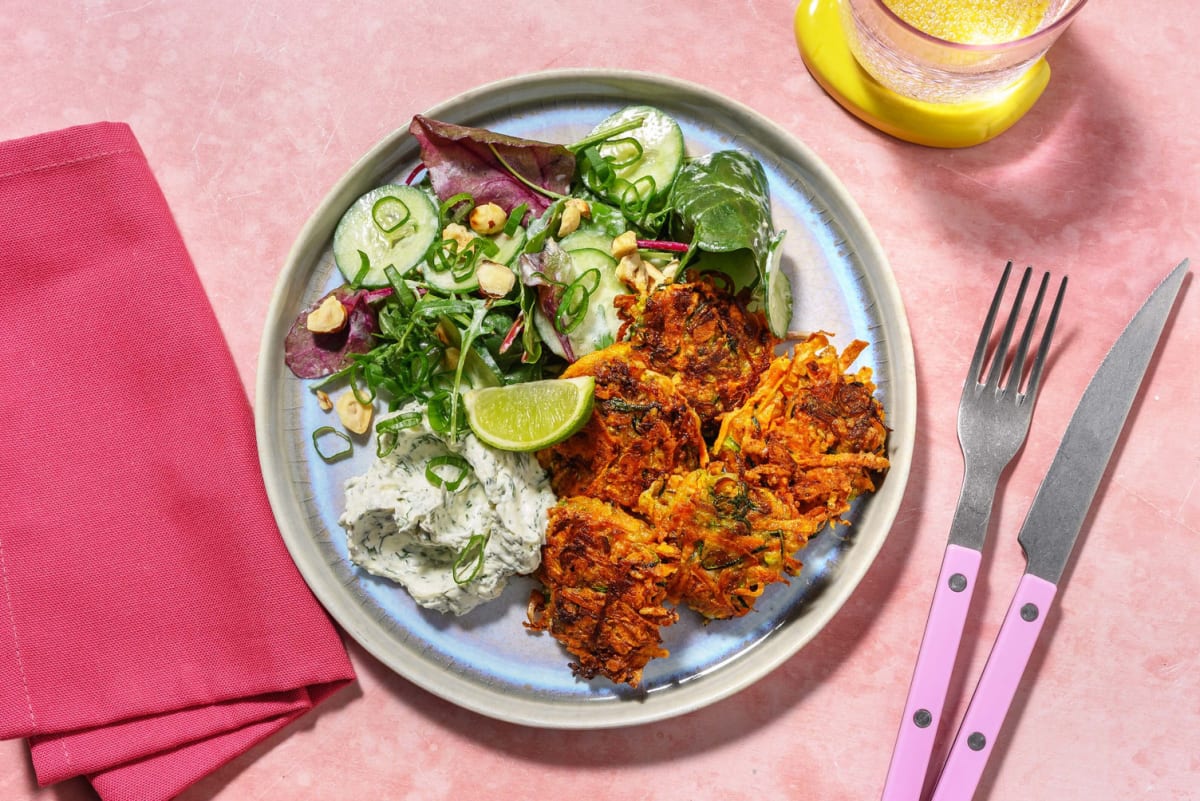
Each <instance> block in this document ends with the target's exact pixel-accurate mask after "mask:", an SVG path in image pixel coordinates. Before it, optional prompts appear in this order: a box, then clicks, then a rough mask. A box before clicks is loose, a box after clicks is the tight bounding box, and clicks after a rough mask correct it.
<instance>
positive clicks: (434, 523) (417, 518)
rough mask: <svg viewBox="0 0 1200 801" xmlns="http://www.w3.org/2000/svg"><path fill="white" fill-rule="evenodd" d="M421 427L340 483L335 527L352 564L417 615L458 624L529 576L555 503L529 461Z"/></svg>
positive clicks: (401, 436)
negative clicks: (420, 609)
mask: <svg viewBox="0 0 1200 801" xmlns="http://www.w3.org/2000/svg"><path fill="white" fill-rule="evenodd" d="M421 418H422V419H421V423H420V424H419V425H417V426H414V427H413V428H410V429H406V430H401V431H399V432H397V435H396V436H397V437H398V440H397V442H396V446H395V447H394V448H392V450H391V452H390V453H389V454H388V455H387V456H384V457H382V458H378V459H376V460H375V462H374V463H372V465H371V467H370V468H369V469H368V470H367V472H366V473H365V474H364V475H361V476H355V477H353V478H351V479H348V480H347V481H346V506H345V512H343V513H342V516H341V519H340V520H339V522H340V523H341V525H342V527H343V528H345V529H346V539H347V542H348V544H349V550H350V559H351V560H352V561H353V562H354V563H355V564H357V565H359V566H360V567H362V568H363V569H364V570H366V571H367V572H369V573H373V574H374V575H377V576H383V577H384V578H388V579H391V580H392V581H395V582H397V583H399V584H401V585H403V586H404V588H405V589H406V590H408V592H409V594H410V595H412V597H413V599H414V600H415V601H416V602H417V603H418V604H420V605H421V606H424V607H427V608H429V609H435V610H437V611H440V612H452V613H454V614H456V615H461V614H464V613H466V612H469V611H470V610H471V609H474V608H475V607H476V606H478V605H479V604H480V603H482V602H484V601H488V600H491V599H493V598H495V597H496V596H498V595H499V594H500V592H501V591H502V590H503V589H504V586H505V584H506V582H507V580H508V577H509V576H512V575H515V574H525V573H532V572H533V571H534V570H535V569H536V568H537V566H538V562H539V561H540V559H541V547H542V543H543V541H544V539H545V533H546V522H547V518H546V512H547V510H548V509H549V508H550V507H551V506H553V505H554V503H555V496H554V493H553V492H552V491H551V489H550V483H549V481H548V480H547V478H546V475H545V473H544V472H543V470H542V469H541V467H540V466H539V465H538V463H537V460H536V459H535V458H534V457H533V456H532V455H530V454H527V453H513V452H508V451H498V450H493V449H492V448H489V447H487V446H486V445H484V444H482V443H481V442H479V440H477V439H476V438H475V437H474V436H473V435H471V434H464V435H461V436H460V437H459V439H458V441H457V442H448V441H446V440H445V439H443V438H442V437H441V436H439V435H438V434H437V433H435V432H434V431H433V430H432V429H431V428H430V427H429V423H428V420H427V419H425V416H424V415H422V416H421Z"/></svg>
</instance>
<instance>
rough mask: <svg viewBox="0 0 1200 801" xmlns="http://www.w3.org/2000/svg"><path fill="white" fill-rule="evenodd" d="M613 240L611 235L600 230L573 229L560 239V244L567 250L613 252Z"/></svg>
mask: <svg viewBox="0 0 1200 801" xmlns="http://www.w3.org/2000/svg"><path fill="white" fill-rule="evenodd" d="M612 241H613V238H612V237H611V236H609V235H608V234H605V233H601V232H600V231H572V232H571V233H569V234H567V235H566V236H564V237H563V238H562V239H560V240H558V245H559V247H561V248H562V249H563V250H566V251H575V250H584V249H588V250H598V251H600V252H601V253H611V252H612Z"/></svg>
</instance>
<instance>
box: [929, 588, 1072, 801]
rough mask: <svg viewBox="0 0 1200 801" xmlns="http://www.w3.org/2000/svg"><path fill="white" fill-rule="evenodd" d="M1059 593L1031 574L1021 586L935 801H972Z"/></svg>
mask: <svg viewBox="0 0 1200 801" xmlns="http://www.w3.org/2000/svg"><path fill="white" fill-rule="evenodd" d="M1057 592H1058V587H1057V586H1056V585H1054V584H1052V583H1050V582H1049V581H1046V580H1045V579H1040V578H1038V577H1037V576H1034V575H1031V574H1029V573H1026V574H1025V575H1024V576H1023V577H1022V578H1021V583H1020V584H1018V585H1017V593H1016V595H1014V596H1013V600H1012V604H1011V605H1010V606H1009V607H1008V613H1007V614H1006V615H1005V616H1004V623H1002V624H1001V626H1000V633H999V634H998V635H996V643H995V645H993V646H992V653H991V654H990V655H989V656H988V660H987V664H986V665H984V668H983V675H982V676H980V677H979V684H978V685H976V687H975V695H974V696H972V697H971V703H970V705H969V706H968V707H967V714H966V715H964V716H963V721H962V726H961V727H960V728H959V730H958V735H957V736H956V737H955V738H954V745H952V746H951V747H950V755H949V757H947V759H946V766H945V768H943V769H942V775H941V777H940V778H939V779H938V784H937V788H936V789H935V790H934V793H933V799H932V801H969V799H970V798H971V796H973V795H975V788H976V787H978V786H979V778H980V777H981V776H982V775H983V768H984V766H985V765H986V764H987V759H988V756H989V755H990V754H991V752H992V748H993V747H994V746H995V744H996V738H997V737H998V736H999V734H1000V727H1001V725H1003V723H1004V716H1005V714H1007V713H1008V707H1009V706H1010V705H1011V704H1012V700H1013V697H1014V696H1015V695H1016V694H1017V685H1018V684H1020V682H1021V674H1022V673H1024V672H1025V666H1026V665H1027V664H1028V663H1029V657H1030V655H1031V654H1032V653H1033V647H1034V645H1035V644H1036V643H1037V638H1038V634H1039V633H1040V632H1041V630H1042V624H1043V623H1045V622H1046V612H1047V611H1049V609H1050V603H1051V602H1052V601H1053V600H1054V596H1055V594H1056V593H1057Z"/></svg>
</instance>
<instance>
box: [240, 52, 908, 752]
mask: <svg viewBox="0 0 1200 801" xmlns="http://www.w3.org/2000/svg"><path fill="white" fill-rule="evenodd" d="M571 82H585V83H597V84H611V85H612V88H614V89H617V90H620V91H628V92H629V93H630V94H634V93H636V92H639V91H641V92H644V91H645V90H647V89H653V90H656V91H667V92H679V93H682V94H685V95H691V96H692V97H693V98H695V99H698V100H701V101H703V102H707V103H710V104H712V105H714V106H717V107H722V108H724V109H726V110H727V111H728V112H730V113H733V114H736V115H738V116H739V117H741V118H745V119H746V120H747V121H748V122H749V123H750V124H751V125H752V126H753V127H755V128H756V129H757V131H759V132H761V133H765V134H767V135H769V136H770V138H771V139H773V140H775V141H777V142H779V143H781V144H783V145H785V146H786V147H787V148H788V149H790V150H792V151H793V153H795V154H797V155H799V156H800V157H801V163H802V166H803V167H804V168H805V169H806V170H808V171H810V172H811V173H812V174H813V175H814V177H815V178H816V179H817V181H818V182H819V183H820V184H821V186H822V189H823V194H822V196H823V199H825V200H826V201H827V202H829V203H831V204H833V203H834V201H836V205H837V206H838V207H839V211H840V212H841V214H842V218H843V222H844V223H846V224H847V227H853V228H854V233H855V234H856V235H857V236H856V237H855V242H856V244H859V245H863V244H865V245H866V246H867V248H868V249H869V251H870V253H869V254H861V253H860V254H859V258H860V260H861V261H862V262H863V264H864V265H866V264H868V263H870V264H872V265H875V266H877V268H878V269H877V270H876V269H872V270H868V271H864V273H863V277H864V278H867V279H872V280H871V287H870V288H871V292H872V296H873V297H875V298H878V299H880V301H881V305H884V306H886V307H887V310H888V314H887V315H886V316H885V318H884V322H885V328H886V330H887V335H886V343H887V346H888V362H889V364H890V365H892V366H893V367H894V368H895V373H894V379H895V380H894V382H893V383H892V384H890V385H889V406H890V408H889V409H888V410H887V414H888V422H889V426H890V427H891V428H892V430H893V431H898V432H907V433H908V434H909V436H908V438H907V439H906V440H904V441H899V442H892V441H891V438H889V454H888V455H889V459H890V460H891V467H890V468H889V471H888V475H887V477H886V479H885V481H884V482H883V484H882V486H881V488H880V490H879V491H877V492H876V493H875V495H874V496H873V498H872V507H871V509H872V512H871V514H872V516H873V522H874V524H876V525H879V526H881V527H882V528H883V531H884V533H883V535H882V536H880V537H878V538H876V540H875V541H873V542H869V543H856V545H855V547H856V548H864V549H866V553H865V554H864V556H865V557H866V558H865V559H861V560H859V561H857V562H855V563H854V568H855V569H853V570H851V571H850V572H847V573H842V574H839V577H838V580H837V581H835V582H833V583H832V584H831V585H830V587H829V589H828V590H827V591H826V592H827V594H831V596H830V597H829V599H828V600H827V601H826V602H825V603H823V604H822V606H821V608H820V610H819V611H818V614H819V617H818V618H816V622H815V624H811V625H809V626H808V627H807V633H806V634H805V635H804V636H798V637H792V638H784V637H781V636H779V634H780V631H782V630H783V629H784V628H786V626H787V625H789V624H784V626H783V627H781V628H780V629H776V630H775V631H773V632H772V633H771V634H770V635H768V636H767V637H765V638H764V639H763V640H762V641H760V642H758V643H756V644H755V645H754V646H753V647H752V649H751V650H753V651H755V652H757V653H756V657H755V659H754V660H753V664H752V665H745V664H743V665H742V668H743V669H742V670H734V671H730V670H722V669H720V668H716V669H713V670H711V671H708V672H707V673H702V674H699V675H697V676H695V677H693V678H691V679H689V680H687V681H686V682H682V683H679V684H676V685H672V686H670V687H669V688H666V689H667V691H666V692H662V691H660V692H656V693H652V694H647V695H646V696H644V697H643V698H642V699H640V700H636V699H622V700H620V701H615V702H613V701H611V699H606V701H608V702H607V703H591V702H587V701H584V702H582V703H563V702H561V701H553V700H541V699H536V698H514V697H513V696H511V695H508V694H506V693H504V692H503V691H500V690H495V689H490V688H486V687H481V686H480V685H479V684H478V683H477V682H474V681H470V680H468V679H465V678H463V677H460V676H457V675H455V674H453V673H450V672H448V671H444V670H439V671H438V673H439V674H440V675H430V671H427V670H423V667H424V665H423V663H421V662H419V661H418V662H415V663H414V664H413V665H403V664H397V662H398V661H402V660H398V659H397V655H396V654H395V653H394V652H393V649H394V647H395V645H394V642H393V641H391V640H389V639H387V638H382V637H380V636H379V635H380V633H381V632H380V630H379V628H378V627H377V626H371V625H368V624H367V621H366V620H364V619H363V618H365V617H367V616H366V615H362V614H360V613H361V612H362V607H360V606H359V605H357V604H355V603H350V604H347V603H345V602H344V598H343V596H342V595H341V594H340V593H339V592H337V591H336V590H335V589H334V588H331V587H328V586H325V585H323V584H321V582H318V581H315V580H310V578H309V575H310V573H311V572H312V571H315V570H319V569H320V568H319V567H318V566H316V565H314V564H313V562H314V559H313V557H312V555H311V554H310V553H308V552H307V551H306V550H305V546H306V545H307V544H308V540H310V539H311V537H310V535H309V532H308V530H307V526H306V525H304V522H305V519H304V515H303V514H302V513H301V511H300V510H299V509H297V508H295V505H294V504H291V503H289V501H290V497H291V492H292V490H293V486H292V482H291V481H290V479H289V478H288V475H287V472H286V469H285V468H286V464H284V461H285V460H284V457H283V455H282V449H281V448H279V447H277V446H278V443H277V442H276V441H275V439H276V438H277V437H278V434H279V432H277V431H274V430H272V422H273V421H272V420H271V419H270V411H271V410H272V409H273V408H274V405H273V404H272V403H271V402H269V399H271V398H272V396H273V392H272V390H273V387H274V386H275V380H276V379H278V378H280V377H281V370H282V365H283V340H284V336H285V335H286V330H287V326H289V325H290V322H291V321H290V319H287V320H285V319H284V318H283V316H282V315H283V313H284V312H285V311H286V310H285V308H284V306H285V305H286V304H285V302H286V295H287V294H288V290H289V288H290V287H291V285H292V284H294V283H296V281H298V280H299V279H300V278H301V277H303V275H304V274H305V272H304V271H305V270H306V269H307V268H309V265H308V264H307V261H308V260H307V259H306V257H305V256H306V253H308V252H309V244H310V242H311V240H314V239H315V238H320V239H322V240H323V239H325V238H326V237H323V236H321V237H317V236H316V235H317V233H318V232H320V231H321V229H323V227H325V226H327V225H328V222H327V218H328V215H329V214H331V213H332V212H333V211H334V210H335V209H337V208H344V206H345V205H346V201H345V196H346V195H347V193H348V192H349V187H351V186H352V185H353V184H354V182H355V180H356V179H357V178H358V177H359V176H360V174H361V173H363V172H364V171H365V170H368V169H381V168H382V167H383V166H384V165H386V163H387V155H388V153H389V152H394V151H395V150H396V149H397V148H398V146H400V145H401V144H402V143H403V142H404V140H405V139H406V138H409V137H410V136H411V135H410V134H409V133H408V129H407V127H403V128H397V129H395V130H393V131H391V132H390V133H388V134H387V135H386V136H384V137H383V138H382V139H381V140H380V141H379V142H377V143H376V144H375V145H374V146H373V147H371V148H370V149H369V150H368V151H367V152H366V153H365V154H363V155H362V156H361V157H360V158H358V159H357V160H356V161H355V162H354V164H353V165H351V167H350V168H349V169H348V170H347V171H346V172H344V173H343V174H342V175H341V176H340V177H339V178H338V180H337V181H336V182H335V183H334V185H333V186H332V187H331V188H330V189H329V191H328V192H327V193H326V194H325V195H324V197H323V198H322V200H321V201H320V203H318V204H317V206H316V207H315V208H314V209H313V211H312V212H311V213H310V215H309V217H308V219H307V220H306V222H305V224H304V225H303V226H302V228H301V229H300V231H299V232H298V233H297V235H296V237H295V239H294V240H293V242H292V245H291V247H290V248H289V251H288V254H287V258H286V260H285V262H284V265H283V268H282V269H281V270H280V272H279V275H278V277H277V278H276V282H275V286H274V288H273V290H272V294H271V300H270V303H269V305H268V308H267V313H266V318H265V323H264V327H263V333H262V340H261V342H260V347H259V354H258V363H257V378H256V383H255V403H254V420H255V432H256V441H257V446H258V453H259V461H260V466H261V468H262V473H263V480H264V484H265V485H266V491H267V497H268V500H269V502H270V505H271V508H272V511H273V512H274V516H275V520H276V523H277V525H278V528H279V531H280V535H281V537H282V539H283V540H284V544H285V546H286V547H287V549H288V552H289V554H291V557H292V560H293V562H295V564H296V567H297V570H298V571H299V572H300V574H301V576H302V577H303V578H304V581H305V583H306V584H307V585H308V587H309V588H310V590H311V591H312V593H313V594H314V596H315V597H316V598H317V599H318V600H319V601H320V602H321V604H322V606H323V607H324V608H325V610H326V612H327V613H328V614H329V615H330V617H331V618H333V619H334V620H335V621H336V622H337V623H338V625H339V626H340V627H341V628H342V629H343V631H344V632H345V633H346V634H347V635H348V636H350V637H351V638H352V639H353V640H355V641H356V642H357V643H358V644H359V645H360V646H361V647H363V648H364V649H365V650H366V651H367V652H368V653H370V654H371V655H372V656H373V657H375V658H376V659H378V660H380V662H382V663H383V664H384V665H385V666H386V667H388V668H389V669H390V670H392V671H393V672H395V673H397V674H398V675H400V676H401V677H403V678H405V679H407V680H408V681H410V682H412V683H413V684H415V685H417V686H418V687H420V688H422V689H423V690H425V691H428V692H430V693H432V694H434V695H436V696H438V697H441V698H443V699H445V700H447V701H450V702H451V703H454V704H456V705H458V706H461V707H464V708H467V709H470V710H472V711H474V712H476V713H479V714H482V715H485V716H487V717H491V718H494V719H498V720H502V721H506V722H509V723H516V724H521V725H527V726H534V727H539V728H551V729H602V728H612V727H618V726H631V725H640V724H645V723H650V722H654V721H658V720H663V719H666V718H671V717H676V716H679V715H683V714H686V713H688V712H691V711H695V710H696V709H699V708H701V707H704V706H707V705H710V704H712V703H715V702H717V701H719V700H721V699H724V698H727V697H729V696H731V695H733V694H735V693H737V692H739V691H741V690H743V689H745V688H746V687H748V686H750V685H751V684H754V683H755V682H757V681H759V680H760V679H762V678H763V677H765V676H766V675H768V674H769V673H771V672H772V671H774V670H775V669H776V668H777V667H778V666H779V665H780V664H782V663H783V662H785V661H787V660H788V659H790V658H791V657H793V656H794V655H796V654H797V653H798V652H799V651H800V650H801V649H802V648H803V647H804V646H805V645H806V644H808V642H810V641H811V640H812V639H813V637H815V636H816V635H817V633H819V632H820V631H821V630H822V629H823V628H824V627H825V626H826V624H828V622H829V620H831V619H832V618H833V616H834V615H836V614H837V613H838V612H839V611H840V610H841V608H842V607H843V606H844V604H845V602H846V601H847V600H848V599H849V597H850V596H851V595H852V594H853V592H854V591H855V590H856V589H857V588H858V586H859V585H860V584H861V582H862V579H863V577H864V576H865V575H866V573H867V572H868V571H869V570H870V568H871V566H872V565H873V564H874V563H875V560H876V558H877V557H878V554H879V551H880V550H881V549H882V547H883V544H884V542H885V541H886V540H887V538H888V536H890V533H891V529H892V527H893V526H894V523H895V519H896V516H897V514H898V512H899V508H900V505H901V503H902V501H903V497H904V491H905V488H906V486H907V483H908V478H909V473H910V469H911V462H912V455H913V454H912V445H913V438H914V437H915V431H916V395H917V385H916V370H915V361H914V352H913V345H912V337H911V331H910V328H909V324H908V317H907V313H906V311H905V307H904V304H903V300H902V297H901V295H900V291H899V287H898V285H897V284H896V281H895V277H894V274H893V273H892V270H891V265H890V263H889V262H888V259H887V255H886V253H885V252H884V250H883V248H882V245H881V244H880V242H879V240H878V238H877V237H876V235H875V233H874V231H873V230H872V229H871V227H870V224H869V223H868V221H867V219H866V217H865V215H864V214H863V213H862V211H861V210H860V209H859V207H858V205H857V203H856V202H855V201H854V199H853V198H852V197H851V196H850V194H849V192H848V190H847V189H846V187H845V186H844V185H843V184H842V182H841V181H840V180H839V179H838V178H837V176H836V175H835V174H834V173H833V171H832V170H831V169H830V168H829V167H828V166H827V165H826V164H825V163H824V161H822V160H821V159H820V157H818V156H817V155H816V153H815V152H813V151H812V150H811V149H810V148H809V147H808V146H807V145H806V144H805V143H804V142H803V141H802V140H800V139H799V138H798V137H797V136H796V135H794V134H792V133H791V132H789V131H787V130H786V129H784V128H783V127H782V126H780V125H778V124H777V123H775V122H774V121H772V120H771V119H769V118H767V117H766V116H764V115H763V114H761V113H759V112H757V111H755V110H753V109H752V108H750V107H749V106H746V105H744V104H742V103H740V102H738V101H736V100H734V99H732V98H729V97H727V96H725V95H722V94H719V93H717V92H715V91H714V90H711V89H708V88H707V87H704V86H702V85H699V84H696V83H693V82H690V81H685V80H682V79H679V78H673V77H668V76H664V75H659V74H655V73H649V72H642V71H637V70H614V69H604V68H572V69H554V70H545V71H539V72H534V73H527V74H523V75H516V76H512V77H509V78H504V79H501V80H497V81H492V82H489V83H485V84H481V85H479V86H476V87H473V88H471V89H468V90H466V91H464V92H460V93H459V94H457V95H454V96H453V97H451V98H449V99H447V100H444V101H442V102H440V103H438V104H436V105H434V106H433V107H432V108H430V109H429V110H427V111H424V112H422V113H424V114H426V115H428V116H430V117H434V118H439V115H446V114H448V113H453V112H454V110H455V109H459V108H463V107H467V106H469V105H470V104H471V103H472V101H473V100H475V99H477V98H480V97H482V96H491V95H493V94H496V93H503V92H506V91H513V90H516V89H520V90H522V91H526V92H528V91H532V90H535V89H536V88H537V87H538V85H539V84H544V85H546V86H547V87H553V86H555V85H561V84H564V83H571ZM351 200H353V198H351ZM330 233H332V229H330ZM868 256H869V257H870V258H868ZM301 529H303V531H301ZM315 561H316V562H319V563H320V564H321V565H324V560H323V559H320V558H319V556H318V557H317V558H316V559H315ZM335 583H336V582H335ZM314 585H316V586H314ZM806 617H807V616H806ZM809 620H812V618H809ZM377 623H378V622H377ZM785 640H786V645H782V646H781V643H782V642H783V641H785ZM401 656H403V655H401ZM739 664H741V663H740V662H739ZM564 669H565V667H564ZM730 673H736V674H739V675H736V676H734V677H733V678H729V677H728V674H730ZM718 678H720V679H721V680H720V681H717V679H718ZM587 707H591V708H590V709H589V710H588V714H579V711H580V710H581V708H587Z"/></svg>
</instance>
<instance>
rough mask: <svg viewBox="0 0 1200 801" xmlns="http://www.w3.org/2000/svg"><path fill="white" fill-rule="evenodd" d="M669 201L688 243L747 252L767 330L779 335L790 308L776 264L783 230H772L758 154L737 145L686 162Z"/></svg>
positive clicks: (783, 331)
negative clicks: (769, 326) (751, 262)
mask: <svg viewBox="0 0 1200 801" xmlns="http://www.w3.org/2000/svg"><path fill="white" fill-rule="evenodd" d="M670 206H671V208H673V209H674V210H675V215H676V220H677V223H678V224H679V226H680V227H681V228H682V231H681V235H682V236H683V237H685V238H690V241H691V243H692V247H693V248H695V249H699V250H703V251H708V252H710V253H729V252H732V251H737V250H748V251H750V253H751V254H753V256H754V263H755V265H756V266H757V267H758V275H759V288H760V291H761V292H762V293H763V298H762V299H763V300H764V301H765V303H764V305H765V306H766V309H767V320H768V322H769V323H770V325H771V331H772V332H773V333H774V334H775V335H776V336H785V335H786V334H787V327H788V324H789V323H790V322H791V314H792V295H791V282H790V280H789V279H788V276H787V274H786V273H784V272H783V271H782V270H781V269H780V263H779V257H780V255H781V250H780V244H781V242H782V240H783V232H780V233H776V232H775V228H774V226H773V225H772V223H771V198H770V194H769V187H768V186H767V175H766V172H765V171H764V170H763V167H762V165H761V164H759V162H758V160H757V159H755V158H754V157H753V156H751V155H749V154H747V153H744V152H742V151H740V150H718V151H716V152H714V153H710V154H708V155H706V156H702V157H701V158H697V159H693V160H691V161H688V162H686V163H685V164H684V165H683V167H681V168H680V170H679V175H678V176H677V177H676V179H675V185H674V187H673V188H672V190H671V201H670Z"/></svg>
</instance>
